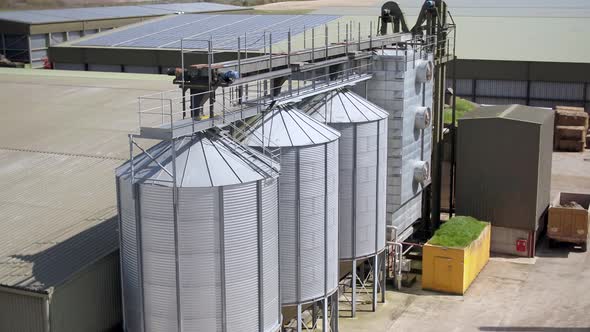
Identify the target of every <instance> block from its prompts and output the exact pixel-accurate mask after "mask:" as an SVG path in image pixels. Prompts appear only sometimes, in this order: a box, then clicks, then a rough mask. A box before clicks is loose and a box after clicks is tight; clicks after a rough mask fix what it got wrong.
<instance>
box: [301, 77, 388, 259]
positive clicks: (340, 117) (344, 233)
mask: <svg viewBox="0 0 590 332" xmlns="http://www.w3.org/2000/svg"><path fill="white" fill-rule="evenodd" d="M306 113H307V114H308V115H309V116H311V117H312V118H314V119H317V120H319V121H321V122H324V123H327V124H328V125H329V126H330V127H332V128H334V129H336V130H338V131H339V132H340V133H341V135H342V136H341V137H340V143H339V146H340V153H339V169H340V170H339V171H340V174H339V178H340V188H339V192H340V195H339V234H338V236H339V243H340V246H339V257H340V259H341V260H352V259H359V258H363V257H369V256H373V255H376V254H378V253H379V252H381V251H382V250H383V249H384V248H385V226H386V217H385V208H386V205H385V198H386V181H387V118H388V113H387V112H386V111H384V110H383V109H381V108H380V107H379V106H377V105H375V104H373V103H370V102H368V101H367V100H366V99H364V98H361V97H360V96H358V95H357V94H355V93H353V92H351V91H349V90H348V89H344V88H342V89H338V90H335V91H333V92H330V93H329V94H327V95H325V96H324V97H323V98H321V99H317V100H315V102H314V103H313V105H311V107H310V108H309V110H307V111H306Z"/></svg>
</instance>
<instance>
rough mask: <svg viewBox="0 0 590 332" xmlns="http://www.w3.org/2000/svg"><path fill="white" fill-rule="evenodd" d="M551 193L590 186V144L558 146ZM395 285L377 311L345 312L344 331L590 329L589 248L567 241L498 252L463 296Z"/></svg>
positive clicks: (584, 188)
mask: <svg viewBox="0 0 590 332" xmlns="http://www.w3.org/2000/svg"><path fill="white" fill-rule="evenodd" d="M551 185H552V196H553V195H555V193H556V192H557V191H571V192H590V151H588V150H586V152H584V153H554V155H553V177H552V184H551ZM420 287H421V286H420V283H419V282H418V283H416V284H415V285H414V287H413V288H411V289H404V290H403V292H394V291H389V292H388V293H387V303H386V304H385V305H379V307H378V312H377V314H373V313H368V312H360V313H357V318H356V319H340V330H341V331H342V332H394V331H396V332H398V331H416V332H418V331H420V332H423V331H552V332H553V331H559V332H562V331H590V296H589V292H590V253H582V252H580V251H579V250H578V249H576V248H573V247H571V246H568V245H562V246H561V247H560V248H558V249H549V248H548V247H547V241H546V240H542V241H541V243H540V245H539V247H538V249H537V257H535V258H506V257H493V258H492V259H491V260H490V262H489V263H488V264H487V266H486V267H485V268H484V270H483V271H482V272H481V274H480V275H479V277H478V278H477V279H476V281H475V282H474V283H473V284H472V285H471V287H470V288H469V290H468V291H467V293H466V294H465V295H464V296H453V295H441V294H438V293H434V292H428V291H422V290H421V289H420Z"/></svg>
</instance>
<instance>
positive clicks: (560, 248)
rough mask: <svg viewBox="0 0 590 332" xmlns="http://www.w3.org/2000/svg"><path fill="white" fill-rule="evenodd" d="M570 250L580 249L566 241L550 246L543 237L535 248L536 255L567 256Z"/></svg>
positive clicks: (578, 250) (549, 256) (547, 240)
mask: <svg viewBox="0 0 590 332" xmlns="http://www.w3.org/2000/svg"><path fill="white" fill-rule="evenodd" d="M572 252H582V249H581V248H580V247H579V246H576V245H575V244H573V243H567V242H555V243H554V244H553V246H552V247H549V239H547V238H543V240H542V242H541V243H540V244H539V247H538V248H537V256H538V257H548V258H568V257H569V255H570V253H572ZM588 331H590V330H588Z"/></svg>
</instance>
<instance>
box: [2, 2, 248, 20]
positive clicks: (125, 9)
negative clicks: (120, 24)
mask: <svg viewBox="0 0 590 332" xmlns="http://www.w3.org/2000/svg"><path fill="white" fill-rule="evenodd" d="M241 9H247V8H244V7H238V6H231V5H222V4H217V3H208V2H195V3H170V4H145V5H135V6H110V7H84V8H63V9H45V10H16V11H2V12H0V20H5V21H10V22H21V23H29V24H43V23H57V22H73V21H90V20H102V19H115V18H125V17H143V16H160V15H169V14H175V13H179V12H186V13H201V12H216V11H229V10H241Z"/></svg>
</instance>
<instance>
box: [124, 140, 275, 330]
mask: <svg viewBox="0 0 590 332" xmlns="http://www.w3.org/2000/svg"><path fill="white" fill-rule="evenodd" d="M207 135H209V134H204V136H202V137H200V138H198V139H195V140H192V139H186V140H184V142H183V143H181V144H179V145H180V146H179V147H178V151H183V152H182V153H179V156H177V169H178V170H183V169H184V171H182V173H181V174H182V175H180V180H178V183H179V186H178V195H177V204H178V207H177V213H176V215H175V213H174V204H173V188H172V187H171V186H170V185H162V184H154V182H153V181H152V180H154V179H158V178H160V179H161V176H162V174H161V173H159V172H158V173H156V174H154V173H155V172H154V168H157V167H151V166H148V167H147V168H146V169H147V171H146V172H148V173H149V175H148V176H147V177H146V178H142V179H141V180H139V181H138V182H137V183H136V184H134V185H132V184H131V183H130V178H129V176H128V175H129V173H128V169H129V167H128V164H126V165H124V166H122V169H120V170H119V178H118V195H119V207H120V215H121V218H120V222H121V252H122V255H121V265H122V275H123V292H124V293H123V295H124V296H123V301H124V306H125V326H126V329H127V330H128V331H146V332H147V331H180V328H179V326H178V322H179V321H180V323H181V324H182V331H264V332H271V331H276V330H277V329H278V328H279V326H280V304H279V278H278V273H279V265H278V263H279V262H278V259H279V257H278V231H279V229H278V228H279V226H278V203H277V196H278V179H277V176H276V175H275V176H264V175H262V174H258V171H259V170H257V169H256V168H255V167H254V166H253V165H251V164H248V163H244V162H243V161H242V160H241V159H240V158H252V159H254V158H260V159H259V160H258V161H257V163H269V162H268V161H267V160H265V158H264V157H263V156H261V155H259V154H258V153H256V152H251V154H243V152H232V151H231V147H232V146H233V147H235V146H236V145H237V144H236V143H233V145H232V144H230V146H229V147H227V146H224V145H223V144H227V141H228V139H227V138H217V137H213V138H212V137H211V136H207ZM187 141H188V142H187ZM220 141H225V143H220ZM166 145H168V146H167V147H166ZM166 149H168V150H170V147H169V143H168V142H163V143H162V144H159V145H157V146H155V147H154V148H152V149H151V151H150V152H151V153H150V154H152V155H161V156H162V158H161V159H160V160H159V162H160V163H165V162H164V161H165V160H168V162H170V161H169V159H167V158H169V156H170V155H169V154H166V153H164V154H163V155H162V154H161V152H162V151H163V150H166ZM224 149H225V150H224ZM242 151H243V149H242ZM216 153H218V155H215V154H216ZM232 154H233V157H232ZM238 154H241V156H240V157H239V158H236V157H237V155H238ZM143 157H144V160H143V161H141V160H140V161H138V164H141V163H142V162H145V156H143ZM139 159H141V157H140V158H139ZM206 161H207V162H208V164H206V163H205V162H206ZM220 163H223V164H220ZM207 166H208V167H209V168H206V167H207ZM227 166H229V167H230V168H231V169H232V171H233V172H235V173H234V174H235V177H236V178H229V179H228V178H224V177H225V176H224V175H223V173H224V171H225V170H224V168H226V167H227ZM203 167H205V168H203ZM277 174H278V173H277ZM202 179H206V182H207V183H209V185H208V186H207V185H203V182H202V181H203V180H202ZM237 179H239V180H237ZM209 180H211V181H209ZM240 180H243V182H242V183H239V181H240ZM155 181H157V180H155ZM236 182H237V183H236ZM156 183H157V182H156ZM221 183H223V185H220V184H221ZM175 219H176V220H177V227H178V229H177V233H176V234H177V235H176V236H177V240H178V241H177V242H176V246H177V248H176V247H175V223H174V220H175ZM176 249H177V250H178V276H177V275H176V264H175V261H176V258H177V256H176ZM177 279H178V280H179V282H180V283H179V285H177ZM177 286H178V292H177ZM177 294H179V295H180V298H178V297H177ZM178 303H179V304H180V306H179V307H178V305H177V304H178ZM177 308H179V309H178V310H177ZM178 314H180V319H179V317H178Z"/></svg>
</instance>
